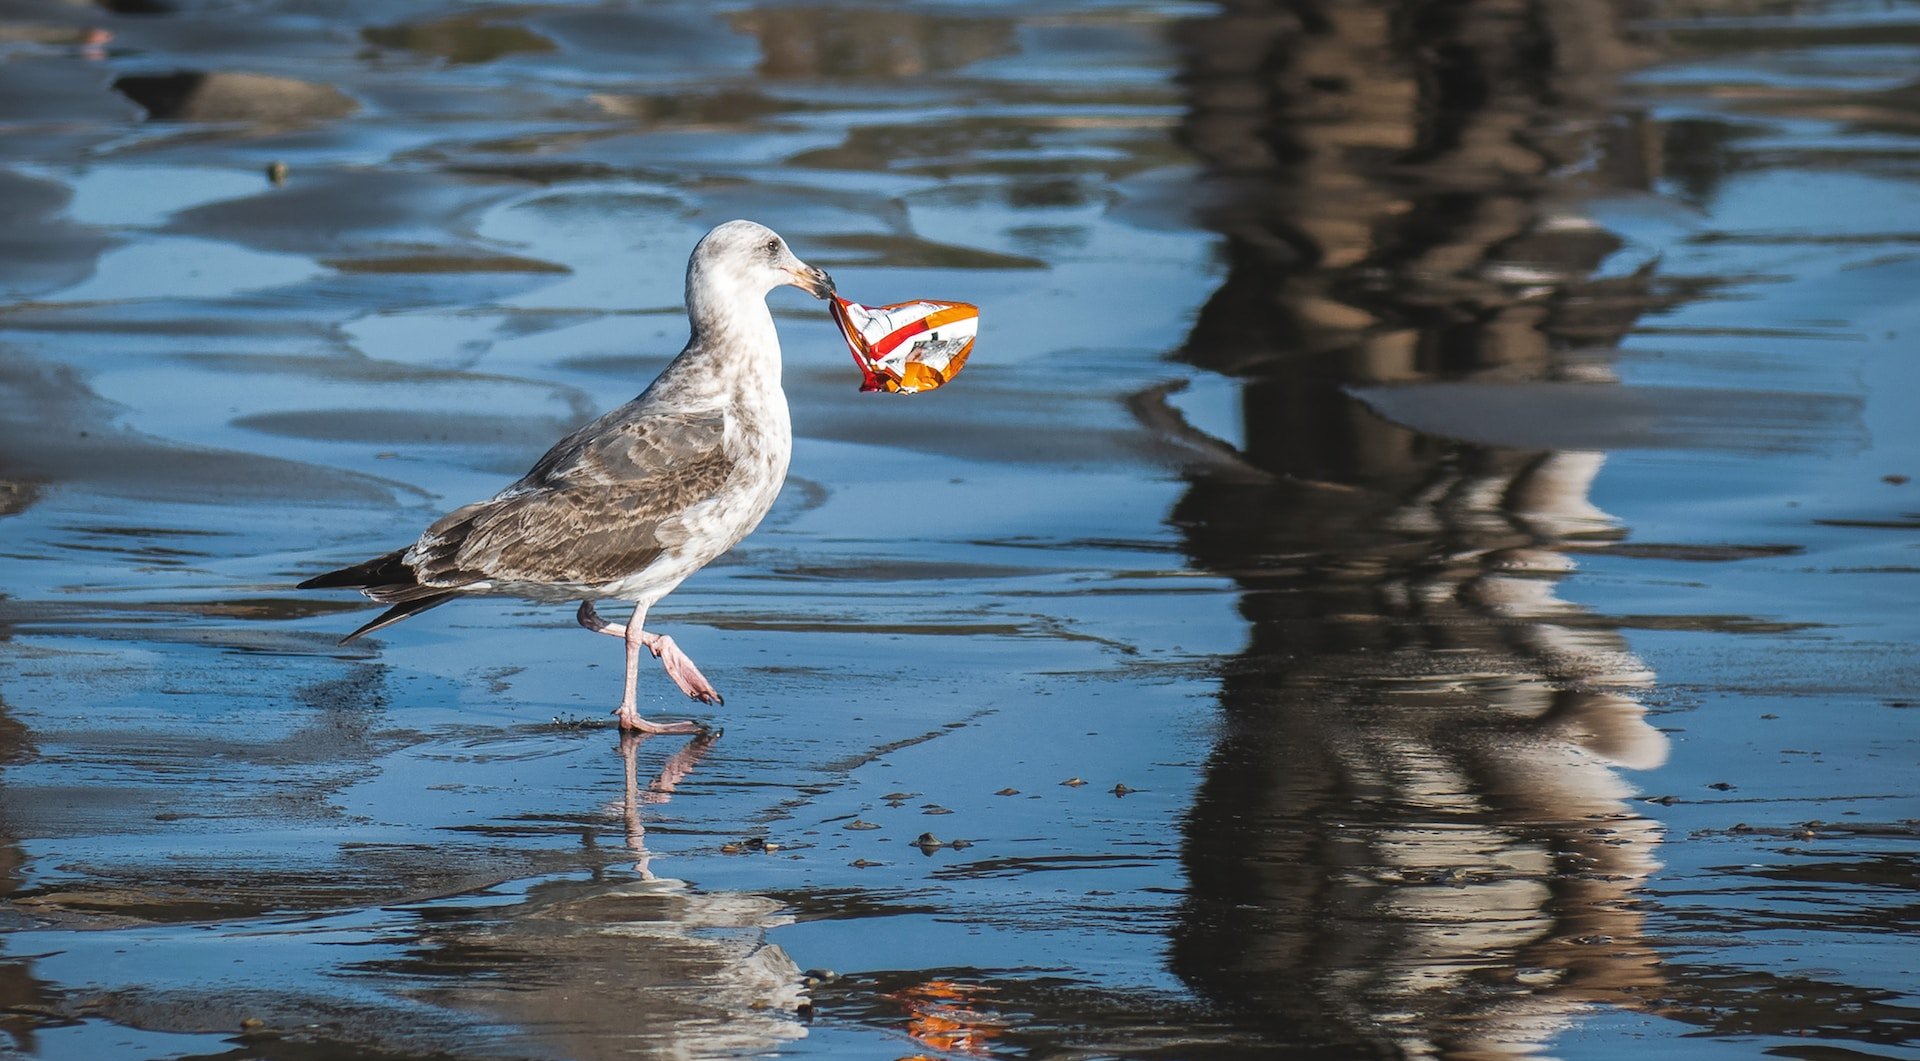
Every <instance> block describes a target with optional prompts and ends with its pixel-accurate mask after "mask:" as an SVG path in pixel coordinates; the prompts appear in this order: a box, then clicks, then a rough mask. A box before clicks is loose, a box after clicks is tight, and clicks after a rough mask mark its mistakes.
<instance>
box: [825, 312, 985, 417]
mask: <svg viewBox="0 0 1920 1061" xmlns="http://www.w3.org/2000/svg"><path fill="white" fill-rule="evenodd" d="M832 310H833V322H834V323H835V324H838V325H839V326H840V334H841V335H843V336H845V337H846V340H847V348H848V349H850V350H852V351H853V360H854V363H855V364H857V365H859V366H860V372H861V373H862V374H863V375H864V376H865V377H866V379H865V380H864V381H863V382H862V383H861V384H860V389H861V390H863V391H886V392H887V393H888V394H917V393H919V392H920V391H930V390H932V389H934V388H935V387H938V386H940V385H941V384H943V383H945V382H947V381H948V380H950V379H952V378H953V377H955V376H957V375H959V374H960V369H961V368H962V367H963V366H964V365H966V363H967V355H968V354H971V353H973V340H974V337H975V336H976V335H978V334H979V332H980V310H979V308H978V307H976V306H970V305H968V304H967V303H965V302H941V301H939V300H937V299H931V298H927V299H921V300H919V301H917V302H897V303H895V304H893V305H891V306H862V305H861V304H859V303H858V302H848V301H847V300H846V299H844V298H840V297H839V296H837V295H836V296H834V299H833V304H832Z"/></svg>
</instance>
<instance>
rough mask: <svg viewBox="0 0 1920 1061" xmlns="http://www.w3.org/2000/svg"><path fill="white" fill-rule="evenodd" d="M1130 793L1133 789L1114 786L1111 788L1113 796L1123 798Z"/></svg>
mask: <svg viewBox="0 0 1920 1061" xmlns="http://www.w3.org/2000/svg"><path fill="white" fill-rule="evenodd" d="M1132 791H1133V789H1130V788H1128V787H1127V786H1125V785H1115V786H1113V794H1114V795H1116V796H1124V795H1126V794H1127V793H1129V792H1132Z"/></svg>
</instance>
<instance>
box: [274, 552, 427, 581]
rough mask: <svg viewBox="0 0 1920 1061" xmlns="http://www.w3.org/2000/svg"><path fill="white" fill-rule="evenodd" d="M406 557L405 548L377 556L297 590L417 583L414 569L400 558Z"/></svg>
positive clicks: (332, 572) (319, 577)
mask: <svg viewBox="0 0 1920 1061" xmlns="http://www.w3.org/2000/svg"><path fill="white" fill-rule="evenodd" d="M406 555H407V551H406V550H405V549H395V550H394V551H393V552H390V553H386V554H384V555H382V556H376V557H374V558H373V559H371V560H368V561H366V562H365V563H359V564H354V565H353V566H351V567H343V568H341V569H340V570H338V571H329V572H327V573H326V574H324V575H315V576H313V577H312V578H310V579H307V580H306V581H305V582H302V583H300V584H299V585H298V586H296V587H294V588H295V589H362V588H365V587H367V586H391V585H395V584H401V583H411V582H414V581H415V578H414V575H413V569H412V568H410V567H408V566H407V565H406V563H405V562H404V561H403V560H402V559H401V558H402V557H404V556H406Z"/></svg>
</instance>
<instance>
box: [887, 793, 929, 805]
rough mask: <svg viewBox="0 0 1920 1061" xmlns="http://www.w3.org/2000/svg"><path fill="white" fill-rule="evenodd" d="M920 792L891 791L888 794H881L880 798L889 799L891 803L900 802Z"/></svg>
mask: <svg viewBox="0 0 1920 1061" xmlns="http://www.w3.org/2000/svg"><path fill="white" fill-rule="evenodd" d="M919 794H920V793H918V792H889V793H887V794H886V795H884V796H881V797H880V798H881V799H884V800H887V801H888V802H890V803H900V802H903V801H905V800H910V799H912V798H913V797H915V796H917V795H919Z"/></svg>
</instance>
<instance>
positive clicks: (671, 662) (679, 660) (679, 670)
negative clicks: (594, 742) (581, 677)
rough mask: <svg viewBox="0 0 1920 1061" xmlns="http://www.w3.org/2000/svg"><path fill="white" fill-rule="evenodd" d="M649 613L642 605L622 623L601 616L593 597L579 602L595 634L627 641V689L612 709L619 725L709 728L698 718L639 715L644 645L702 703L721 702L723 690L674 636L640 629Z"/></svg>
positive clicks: (653, 729)
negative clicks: (663, 718) (652, 719)
mask: <svg viewBox="0 0 1920 1061" xmlns="http://www.w3.org/2000/svg"><path fill="white" fill-rule="evenodd" d="M646 614H647V608H646V605H644V604H643V605H640V606H639V607H637V608H635V609H634V610H633V618H632V619H631V620H630V621H628V622H627V624H626V625H625V626H622V625H620V624H619V623H610V622H607V621H606V620H604V619H602V618H600V613H599V612H597V611H595V610H594V608H593V602H592V601H582V602H581V604H580V615H579V620H580V625H581V626H584V627H586V628H587V629H589V630H592V631H593V632H594V633H596V634H606V635H608V636H609V637H617V638H620V639H621V640H622V641H624V642H626V649H627V673H626V692H625V694H624V695H622V696H621V698H620V706H619V707H617V708H615V709H614V711H613V713H614V714H615V715H617V716H619V721H620V728H621V729H623V730H632V731H638V732H640V733H705V732H707V728H706V727H705V726H702V725H700V724H699V723H697V722H648V721H647V720H646V719H644V718H641V717H640V712H639V709H638V707H637V706H636V703H637V696H636V694H637V691H638V685H639V676H640V649H641V648H643V647H644V648H646V649H647V650H648V651H649V652H652V653H653V654H654V656H655V657H656V658H658V659H659V660H660V664H661V666H662V667H664V668H665V669H666V672H667V677H669V678H672V679H673V684H675V685H677V686H679V687H680V691H681V692H683V693H686V694H687V695H688V696H690V697H692V698H694V699H695V700H698V701H700V702H701V703H703V704H718V703H721V702H722V701H721V699H720V694H719V693H717V692H715V691H714V688H713V686H712V684H710V683H709V682H708V681H707V679H706V677H705V676H704V675H702V674H701V673H700V669H699V668H698V667H695V666H694V665H693V660H691V659H688V658H687V654H686V653H684V652H682V651H680V647H679V646H678V645H675V644H674V643H673V638H670V637H667V636H665V635H664V634H650V633H647V632H646V631H645V630H643V629H641V623H642V622H643V621H644V620H645V619H646Z"/></svg>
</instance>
